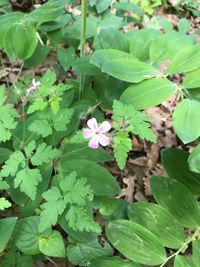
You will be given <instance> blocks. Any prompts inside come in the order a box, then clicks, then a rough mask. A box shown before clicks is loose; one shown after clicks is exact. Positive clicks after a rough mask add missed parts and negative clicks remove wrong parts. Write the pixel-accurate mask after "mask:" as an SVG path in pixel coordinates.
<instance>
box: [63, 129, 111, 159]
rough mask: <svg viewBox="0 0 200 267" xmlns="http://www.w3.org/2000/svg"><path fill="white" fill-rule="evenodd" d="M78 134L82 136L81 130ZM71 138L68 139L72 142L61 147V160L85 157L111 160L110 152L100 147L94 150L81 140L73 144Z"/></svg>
mask: <svg viewBox="0 0 200 267" xmlns="http://www.w3.org/2000/svg"><path fill="white" fill-rule="evenodd" d="M80 135H81V137H82V136H83V132H82V131H81V132H80ZM72 138H73V137H72ZM73 140H74V139H70V142H72V143H71V144H69V143H67V144H65V145H64V146H63V147H62V160H68V159H69V160H72V159H86V160H91V161H95V162H106V161H110V160H112V157H111V156H110V154H109V153H107V152H106V151H105V150H104V149H103V148H102V147H99V148H98V149H95V150H94V149H92V148H90V147H88V144H85V143H82V142H81V143H80V144H75V143H73ZM81 141H82V140H81Z"/></svg>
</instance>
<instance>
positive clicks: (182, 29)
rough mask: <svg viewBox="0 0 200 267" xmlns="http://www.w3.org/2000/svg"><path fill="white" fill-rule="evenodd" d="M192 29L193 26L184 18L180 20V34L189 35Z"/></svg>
mask: <svg viewBox="0 0 200 267" xmlns="http://www.w3.org/2000/svg"><path fill="white" fill-rule="evenodd" d="M190 28H191V25H190V22H189V21H188V20H187V19H185V18H183V19H180V20H179V22H178V30H179V32H182V33H187V32H188V31H189V30H190Z"/></svg>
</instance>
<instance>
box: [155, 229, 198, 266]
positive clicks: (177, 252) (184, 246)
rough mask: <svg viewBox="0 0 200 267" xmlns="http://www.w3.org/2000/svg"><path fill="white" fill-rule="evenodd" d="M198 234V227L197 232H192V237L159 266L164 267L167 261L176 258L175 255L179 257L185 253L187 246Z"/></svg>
mask: <svg viewBox="0 0 200 267" xmlns="http://www.w3.org/2000/svg"><path fill="white" fill-rule="evenodd" d="M199 234H200V227H199V228H197V230H196V231H195V232H194V234H193V235H192V236H190V237H189V238H188V239H187V240H186V242H185V243H184V244H183V245H182V247H181V248H180V249H179V250H177V251H176V252H175V253H173V254H172V255H170V256H169V257H168V258H167V259H166V260H165V261H164V262H163V263H162V264H161V265H160V267H164V266H165V264H166V263H167V262H168V261H169V260H171V259H172V258H174V257H175V256H177V255H179V254H180V253H181V252H182V251H185V250H186V249H187V247H188V245H189V244H190V243H191V242H192V241H194V240H195V239H196V238H197V237H198V236H199Z"/></svg>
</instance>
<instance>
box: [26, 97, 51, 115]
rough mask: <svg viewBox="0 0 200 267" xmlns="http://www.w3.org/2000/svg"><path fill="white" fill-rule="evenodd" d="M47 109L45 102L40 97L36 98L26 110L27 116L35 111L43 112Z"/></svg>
mask: <svg viewBox="0 0 200 267" xmlns="http://www.w3.org/2000/svg"><path fill="white" fill-rule="evenodd" d="M46 107H47V102H46V101H45V100H44V99H43V98H42V97H37V98H36V99H35V101H34V102H33V104H31V105H30V106H29V108H28V110H27V113H28V114H31V113H33V112H35V111H43V110H44V109H45V108H46Z"/></svg>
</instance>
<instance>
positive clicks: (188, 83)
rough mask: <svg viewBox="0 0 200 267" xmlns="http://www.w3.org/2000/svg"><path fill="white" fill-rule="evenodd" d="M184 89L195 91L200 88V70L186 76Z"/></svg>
mask: <svg viewBox="0 0 200 267" xmlns="http://www.w3.org/2000/svg"><path fill="white" fill-rule="evenodd" d="M183 87H184V88H186V89H193V88H199V87H200V69H197V70H194V71H191V72H189V73H187V74H186V76H185V78H184V79H183Z"/></svg>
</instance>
